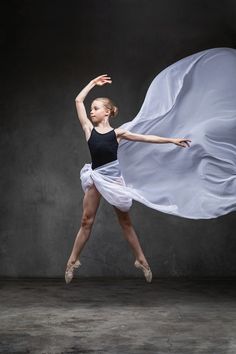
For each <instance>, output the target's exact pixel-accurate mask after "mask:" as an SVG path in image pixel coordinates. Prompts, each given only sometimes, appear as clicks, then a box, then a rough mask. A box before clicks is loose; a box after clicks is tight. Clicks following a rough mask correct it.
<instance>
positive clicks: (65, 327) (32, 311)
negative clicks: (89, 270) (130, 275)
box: [0, 278, 236, 354]
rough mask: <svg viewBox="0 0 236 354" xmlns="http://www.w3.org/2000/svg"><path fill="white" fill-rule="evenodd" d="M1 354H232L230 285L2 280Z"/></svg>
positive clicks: (235, 319) (235, 318)
mask: <svg viewBox="0 0 236 354" xmlns="http://www.w3.org/2000/svg"><path fill="white" fill-rule="evenodd" d="M0 294H1V297H0V299H1V303H0V328H1V334H0V352H1V353H40V354H41V353H45V354H46V353H47V354H49V353H50V354H51V353H111V354H113V353H114V354H116V353H121V354H127V353H132V354H135V353H139V354H141V353H144V354H145V353H161V354H165V353H174V354H185V353H186V354H195V353H204V354H206V353H211V354H235V353H236V279H235V278H234V279H232V278H227V279H225V278H224V279H212V278H210V279H206V278H205V279H194V280H189V279H183V278H182V279H181V278H178V279H166V278H165V279H154V280H153V283H151V284H148V283H146V282H145V280H144V279H114V278H113V279H110V278H100V279H99V278H98V279H84V278H83V279H78V278H77V279H74V280H73V282H72V283H71V284H70V285H66V284H64V281H63V280H58V279H47V280H42V279H38V280H33V279H32V280H30V279H21V280H20V279H18V280H13V279H8V280H7V279H5V280H4V279H2V280H1V281H0Z"/></svg>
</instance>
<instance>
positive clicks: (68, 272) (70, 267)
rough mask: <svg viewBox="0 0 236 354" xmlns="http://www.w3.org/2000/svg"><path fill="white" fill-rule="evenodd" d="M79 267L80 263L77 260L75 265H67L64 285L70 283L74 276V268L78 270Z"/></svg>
mask: <svg viewBox="0 0 236 354" xmlns="http://www.w3.org/2000/svg"><path fill="white" fill-rule="evenodd" d="M80 265H81V263H80V261H79V260H77V261H76V262H75V263H71V264H70V265H67V267H66V272H65V281H66V284H69V283H70V282H71V280H72V279H73V276H74V270H75V268H78V267H79V266H80Z"/></svg>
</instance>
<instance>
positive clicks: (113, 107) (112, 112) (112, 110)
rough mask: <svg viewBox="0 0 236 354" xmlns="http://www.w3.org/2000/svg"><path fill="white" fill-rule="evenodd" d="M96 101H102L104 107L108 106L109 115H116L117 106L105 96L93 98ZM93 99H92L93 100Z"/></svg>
mask: <svg viewBox="0 0 236 354" xmlns="http://www.w3.org/2000/svg"><path fill="white" fill-rule="evenodd" d="M95 100H96V101H102V103H103V105H104V107H106V108H108V109H109V110H110V114H109V117H112V118H113V117H116V116H117V114H118V107H117V106H116V105H115V104H114V102H113V101H112V100H111V99H110V98H107V97H98V98H95ZM95 100H94V101H95Z"/></svg>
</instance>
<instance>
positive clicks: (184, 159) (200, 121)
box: [81, 48, 236, 219]
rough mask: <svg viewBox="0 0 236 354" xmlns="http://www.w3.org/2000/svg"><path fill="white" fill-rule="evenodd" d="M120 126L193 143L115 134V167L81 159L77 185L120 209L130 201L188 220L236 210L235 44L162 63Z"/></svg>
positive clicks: (110, 164)
mask: <svg viewBox="0 0 236 354" xmlns="http://www.w3.org/2000/svg"><path fill="white" fill-rule="evenodd" d="M121 128H124V129H126V130H129V131H131V132H133V133H139V134H151V135H159V136H163V137H176V138H188V139H191V140H192V142H191V144H190V147H186V148H182V147H179V146H177V145H175V144H171V143H167V144H166V143H165V144H153V143H143V142H131V141H127V140H121V142H120V144H119V148H118V161H119V163H118V161H117V162H116V170H117V171H118V170H119V171H121V172H119V173H118V172H114V171H113V172H111V169H110V168H111V166H112V163H109V164H106V165H104V166H102V167H103V168H101V167H99V168H98V169H95V170H91V164H86V165H85V166H84V167H83V169H82V170H81V180H82V186H84V187H83V188H85V185H86V183H85V180H86V178H85V176H87V185H88V184H89V182H88V181H90V183H92V182H93V183H95V185H96V187H97V189H98V190H99V191H100V193H101V194H102V195H103V196H104V198H105V199H107V200H108V202H109V203H111V204H112V205H117V207H119V208H120V209H121V210H128V209H129V207H130V206H131V204H132V202H131V200H130V199H135V200H138V201H139V202H141V203H143V204H145V205H147V206H149V207H151V208H154V209H157V210H160V211H163V212H166V213H169V214H174V215H177V216H180V217H185V218H191V219H201V218H203V219H210V218H216V217H218V216H220V215H224V214H227V213H229V212H231V211H233V210H236V50H235V49H232V48H213V49H208V50H204V51H201V52H199V53H196V54H193V55H190V56H188V57H186V58H184V59H181V60H179V61H178V62H176V63H174V64H172V65H170V66H169V67H167V68H166V69H164V70H163V71H162V72H160V73H159V74H158V75H157V76H156V77H155V79H154V80H153V82H152V83H151V85H150V87H149V89H148V91H147V94H146V97H145V100H144V103H143V105H142V107H141V109H140V112H139V113H138V115H137V116H136V117H135V118H134V119H133V120H131V121H130V122H128V123H125V124H123V125H122V126H121ZM89 166H90V167H89ZM114 166H115V165H113V168H114ZM85 171H87V175H86V173H85ZM104 171H106V173H107V175H106V173H105V174H104ZM113 173H115V174H116V173H118V175H119V176H118V180H116V178H117V176H115V175H114V174H113ZM119 178H121V179H122V183H120V181H121V179H119ZM108 180H109V181H108ZM111 186H112V187H111ZM84 190H85V189H84ZM126 197H127V198H128V199H129V201H128V202H126V201H125V202H124V204H123V200H125V198H126ZM119 198H120V199H119ZM117 200H119V202H117Z"/></svg>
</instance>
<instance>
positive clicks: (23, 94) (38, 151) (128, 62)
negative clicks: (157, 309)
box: [0, 0, 236, 277]
mask: <svg viewBox="0 0 236 354" xmlns="http://www.w3.org/2000/svg"><path fill="white" fill-rule="evenodd" d="M3 10H4V11H1V39H0V40H1V49H2V51H1V53H2V54H1V60H2V65H1V71H2V78H3V79H2V81H1V84H2V85H1V86H2V89H1V110H2V112H1V200H0V202H1V213H0V218H1V236H0V237H1V242H0V275H1V276H14V277H18V276H19V277H23V276H32V277H39V276H40V277H41V276H43V277H52V276H56V277H57V276H63V274H64V268H65V264H66V261H67V258H68V256H69V254H70V251H71V247H72V245H73V242H74V237H75V235H76V233H77V231H78V228H79V225H80V218H81V214H82V200H83V192H82V189H81V186H80V179H79V173H80V169H81V168H82V166H83V165H84V163H85V162H89V161H90V157H89V151H88V148H87V145H86V142H85V139H84V134H83V132H82V130H81V128H80V125H79V122H78V120H77V116H76V112H75V106H74V98H75V96H76V94H77V93H78V92H79V90H80V89H81V88H82V87H83V86H84V85H85V84H87V82H88V81H89V80H90V79H92V78H93V77H95V76H97V75H99V74H104V73H108V74H109V75H112V79H113V84H112V85H111V86H110V85H109V86H106V87H101V88H95V89H94V90H93V91H92V92H91V94H89V96H88V98H87V100H86V105H87V107H88V106H89V104H90V102H91V100H92V99H93V98H94V97H96V96H98V95H99V96H101V95H106V96H109V97H112V98H113V99H114V100H115V102H117V104H118V106H119V108H120V114H119V116H118V118H117V120H116V121H114V127H117V126H119V125H121V124H122V123H124V122H125V121H128V120H130V119H132V118H133V117H134V116H135V115H136V113H137V112H138V111H139V108H140V106H141V104H142V101H143V99H144V95H145V93H146V90H147V88H148V86H149V84H150V82H151V80H152V79H153V78H154V77H155V76H156V75H157V74H158V72H160V71H161V70H162V69H164V68H165V67H166V66H168V65H170V64H172V63H173V62H175V61H177V60H178V59H180V58H183V57H185V56H187V55H190V54H192V53H194V52H197V51H200V50H204V49H207V48H212V47H235V45H236V42H235V38H236V22H235V15H236V7H235V3H234V1H233V0H232V1H224V2H223V3H222V1H214V2H213V1H204V2H200V1H199V2H198V1H191V0H190V1H189V0H188V1H187V0H178V1H171V0H168V1H166V0H165V1H155V0H149V1H145V0H140V1H139V0H126V1H125V0H118V1H112V0H110V1H108V0H106V1H104V0H101V1H95V0H93V1H91V0H88V1H79V0H78V1H75V0H70V1H67V2H66V1H51V2H49V1H32V2H30V1H8V2H7V1H6V2H5V9H3ZM131 216H132V219H133V223H134V226H135V229H136V231H137V233H138V235H139V237H140V240H141V244H142V246H143V248H144V251H145V254H146V257H147V259H148V261H149V263H150V265H151V266H152V269H153V273H154V276H155V275H156V276H180V275H191V276H197V275H201V276H213V275H217V276H218V275H220V276H230V275H235V274H236V257H235V252H236V238H235V227H236V217H235V213H231V214H229V215H226V216H224V217H220V218H218V219H212V220H188V219H183V218H178V217H174V216H171V215H168V214H164V213H160V212H157V211H154V210H151V209H148V208H147V207H145V206H143V205H141V204H138V203H134V205H133V208H132V210H131ZM133 260H134V259H133V255H132V253H131V252H130V249H129V247H128V244H127V243H126V241H125V240H124V238H123V236H122V232H121V229H120V227H119V225H118V223H117V221H116V216H115V214H114V211H113V208H112V207H111V206H110V205H108V204H107V203H106V202H105V201H104V200H102V202H101V205H100V208H99V210H98V214H97V219H96V223H95V226H94V229H93V232H92V236H91V239H90V240H89V242H88V243H87V245H86V247H85V249H84V250H83V252H82V256H81V262H82V263H83V267H81V268H80V274H81V276H120V275H125V276H133V275H136V274H137V270H136V269H134V267H133Z"/></svg>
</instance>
